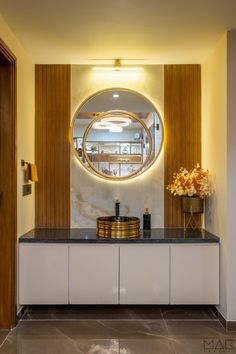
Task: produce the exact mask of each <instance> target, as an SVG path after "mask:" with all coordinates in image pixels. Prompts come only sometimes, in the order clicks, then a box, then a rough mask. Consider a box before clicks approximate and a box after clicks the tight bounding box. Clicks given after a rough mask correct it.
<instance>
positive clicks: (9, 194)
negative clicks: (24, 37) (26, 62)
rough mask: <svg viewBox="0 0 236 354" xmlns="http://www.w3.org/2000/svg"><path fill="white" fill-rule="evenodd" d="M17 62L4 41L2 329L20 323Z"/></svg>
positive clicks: (0, 48) (0, 71) (0, 66)
mask: <svg viewBox="0 0 236 354" xmlns="http://www.w3.org/2000/svg"><path fill="white" fill-rule="evenodd" d="M15 61H16V60H15V57H14V56H13V55H12V54H11V53H10V51H9V50H8V49H7V48H6V46H5V45H4V43H2V42H1V41H0V329H2V328H11V327H13V326H14V325H15V321H16V305H15V299H16V296H15V289H16V286H15V280H16V275H15V274H16V271H15V253H16V205H17V200H16V127H15V125H16V113H15V111H16V103H15V92H16V89H15Z"/></svg>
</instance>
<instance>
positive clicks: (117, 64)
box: [93, 59, 144, 72]
mask: <svg viewBox="0 0 236 354" xmlns="http://www.w3.org/2000/svg"><path fill="white" fill-rule="evenodd" d="M143 70H144V69H143V68H142V67H137V66H131V67H128V66H121V61H120V59H116V60H115V63H114V65H113V66H96V67H93V71H117V72H119V71H143Z"/></svg>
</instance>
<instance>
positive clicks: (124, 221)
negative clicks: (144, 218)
mask: <svg viewBox="0 0 236 354" xmlns="http://www.w3.org/2000/svg"><path fill="white" fill-rule="evenodd" d="M97 236H98V237H101V238H137V237H139V236H140V220H139V218H136V217H133V216H132V217H129V216H102V217H100V218H97Z"/></svg>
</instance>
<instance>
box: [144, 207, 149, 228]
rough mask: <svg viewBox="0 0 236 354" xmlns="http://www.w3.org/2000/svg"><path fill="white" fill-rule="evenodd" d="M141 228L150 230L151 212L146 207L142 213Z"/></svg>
mask: <svg viewBox="0 0 236 354" xmlns="http://www.w3.org/2000/svg"><path fill="white" fill-rule="evenodd" d="M143 230H151V214H150V213H149V210H148V208H146V209H145V211H144V214H143Z"/></svg>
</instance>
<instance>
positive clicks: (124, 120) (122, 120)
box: [101, 116, 132, 127]
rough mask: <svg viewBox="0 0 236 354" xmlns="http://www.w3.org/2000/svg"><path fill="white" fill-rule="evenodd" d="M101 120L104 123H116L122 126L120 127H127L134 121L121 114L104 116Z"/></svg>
mask: <svg viewBox="0 0 236 354" xmlns="http://www.w3.org/2000/svg"><path fill="white" fill-rule="evenodd" d="M101 121H102V122H104V123H112V124H115V125H116V126H120V127H127V126H128V125H130V124H131V122H132V121H131V119H130V118H126V117H119V116H117V117H116V116H114V117H113V116H112V117H106V118H103V119H102V120H101Z"/></svg>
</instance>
